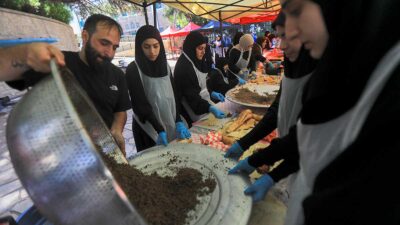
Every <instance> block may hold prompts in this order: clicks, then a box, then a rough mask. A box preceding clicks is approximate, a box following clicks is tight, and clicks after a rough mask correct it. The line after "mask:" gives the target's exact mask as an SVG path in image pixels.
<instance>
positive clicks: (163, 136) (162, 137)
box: [156, 131, 168, 146]
mask: <svg viewBox="0 0 400 225" xmlns="http://www.w3.org/2000/svg"><path fill="white" fill-rule="evenodd" d="M156 143H157V145H164V146H167V145H168V140H167V133H165V131H161V132H160V133H158V138H157V142H156Z"/></svg>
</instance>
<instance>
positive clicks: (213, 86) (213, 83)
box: [207, 69, 239, 95]
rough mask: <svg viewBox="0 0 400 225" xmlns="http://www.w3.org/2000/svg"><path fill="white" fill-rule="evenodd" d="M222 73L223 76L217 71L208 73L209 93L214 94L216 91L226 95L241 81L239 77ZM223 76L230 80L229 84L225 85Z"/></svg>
mask: <svg viewBox="0 0 400 225" xmlns="http://www.w3.org/2000/svg"><path fill="white" fill-rule="evenodd" d="M221 72H222V75H221V74H220V73H219V72H218V71H217V70H216V69H212V70H211V72H209V73H208V75H207V89H208V92H210V93H212V92H213V91H215V92H219V93H221V94H223V95H225V94H226V92H227V91H229V90H230V89H232V88H233V87H235V86H236V85H237V84H238V82H239V81H238V79H237V77H235V76H233V75H232V74H231V73H225V72H224V71H221ZM222 76H224V77H226V78H227V79H228V84H227V83H225V81H224V79H223V78H222Z"/></svg>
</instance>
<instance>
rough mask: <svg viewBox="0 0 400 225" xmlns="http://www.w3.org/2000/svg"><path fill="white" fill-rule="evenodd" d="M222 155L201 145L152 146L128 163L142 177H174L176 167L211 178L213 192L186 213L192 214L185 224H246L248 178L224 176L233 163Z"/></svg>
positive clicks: (248, 207) (249, 205) (248, 210)
mask: <svg viewBox="0 0 400 225" xmlns="http://www.w3.org/2000/svg"><path fill="white" fill-rule="evenodd" d="M223 154H224V153H223V152H221V151H219V150H216V149H213V148H210V147H207V146H204V145H197V144H169V145H168V146H167V147H160V146H156V147H153V148H150V149H148V150H145V151H142V152H140V153H138V154H137V155H136V156H135V157H134V158H133V159H131V160H130V161H129V163H130V164H131V165H135V166H136V167H137V168H138V169H140V170H141V171H143V172H144V173H146V174H148V173H152V172H157V173H158V174H159V175H160V176H166V175H174V174H176V169H177V168H182V167H189V168H194V169H197V170H198V171H200V172H201V173H202V174H203V175H205V176H206V177H210V176H211V177H213V178H215V180H216V182H217V186H216V188H215V190H214V192H213V193H212V194H211V195H208V196H204V197H201V198H200V204H198V205H197V207H196V209H195V210H194V211H192V212H189V214H190V215H195V216H190V218H195V219H194V220H192V221H187V224H190V225H194V224H196V225H200V224H207V225H213V224H215V225H223V224H229V225H231V224H235V225H240V224H247V222H248V220H249V218H250V214H251V209H252V200H251V197H249V196H245V195H244V194H243V190H244V188H245V187H247V186H248V185H250V181H249V178H248V177H245V176H243V175H229V176H228V170H229V169H230V168H231V167H233V166H235V165H236V163H237V162H235V161H233V160H230V159H225V158H224V157H223ZM176 157H178V160H176V159H175V158H176ZM171 159H174V160H171ZM172 161H173V163H171V162H172Z"/></svg>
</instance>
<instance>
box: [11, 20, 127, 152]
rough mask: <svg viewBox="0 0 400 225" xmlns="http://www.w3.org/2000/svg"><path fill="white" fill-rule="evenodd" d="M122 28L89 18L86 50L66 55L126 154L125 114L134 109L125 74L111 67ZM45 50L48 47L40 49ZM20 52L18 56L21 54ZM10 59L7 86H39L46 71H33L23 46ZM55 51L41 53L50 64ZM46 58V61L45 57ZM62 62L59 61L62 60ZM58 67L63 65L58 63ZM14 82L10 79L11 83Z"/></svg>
mask: <svg viewBox="0 0 400 225" xmlns="http://www.w3.org/2000/svg"><path fill="white" fill-rule="evenodd" d="M121 34H122V28H121V26H120V25H119V24H118V23H117V22H116V21H115V20H113V19H111V18H110V17H107V16H104V15H100V14H95V15H92V16H90V17H89V18H88V19H87V20H86V22H85V25H84V27H83V31H82V40H83V47H82V50H81V51H80V52H66V51H64V52H63V53H64V58H65V65H66V66H67V67H68V69H70V70H71V72H72V73H73V74H74V75H75V78H76V79H77V80H78V82H79V84H80V85H81V86H82V88H83V89H84V90H85V91H86V93H87V94H88V96H89V97H90V99H91V100H92V102H93V104H94V106H95V107H96V109H97V111H98V112H99V114H100V115H101V117H102V118H103V120H104V122H105V123H106V125H107V127H108V128H109V129H110V131H111V134H112V135H113V137H114V138H115V140H116V141H117V144H118V145H119V147H120V149H121V150H122V152H123V153H124V154H125V141H124V137H123V136H122V131H123V129H124V126H125V123H126V118H127V115H126V110H128V109H129V108H131V104H130V100H129V96H128V91H127V87H126V83H125V78H124V74H123V72H122V71H121V70H120V69H118V68H117V67H116V66H114V65H113V64H112V63H111V60H112V58H113V57H114V55H115V50H116V49H117V48H118V46H119V41H120V36H121ZM41 48H42V50H43V49H45V48H46V47H44V46H41ZM18 49H20V50H19V52H18ZM16 51H17V52H15V53H14V54H12V55H10V56H9V57H8V58H9V59H10V60H9V61H10V63H9V65H10V66H9V67H10V68H9V69H10V72H9V74H11V75H9V77H13V79H14V80H17V81H11V82H8V84H9V85H10V86H11V87H13V88H16V89H25V88H27V87H29V86H32V85H33V84H35V83H36V82H38V81H39V80H40V79H41V78H42V77H43V73H40V72H47V71H46V69H44V70H34V69H35V67H33V66H31V64H30V61H29V54H28V53H29V52H28V51H26V50H25V49H24V48H23V46H22V47H21V48H16ZM52 52H54V51H42V54H45V55H46V56H47V61H48V60H49V59H50V58H51V57H54V56H55V54H54V53H52ZM44 58H46V57H44ZM59 61H60V60H59ZM59 65H63V64H62V63H59ZM18 79H21V80H18ZM9 80H11V79H9Z"/></svg>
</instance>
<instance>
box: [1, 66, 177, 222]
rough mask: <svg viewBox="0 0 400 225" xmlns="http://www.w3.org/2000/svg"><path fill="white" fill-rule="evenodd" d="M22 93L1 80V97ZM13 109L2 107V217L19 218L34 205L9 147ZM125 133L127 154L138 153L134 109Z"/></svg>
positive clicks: (130, 114)
mask: <svg viewBox="0 0 400 225" xmlns="http://www.w3.org/2000/svg"><path fill="white" fill-rule="evenodd" d="M168 63H169V64H170V66H171V68H172V69H173V68H174V67H175V63H176V61H171V60H168ZM21 94H23V92H19V91H15V90H13V89H10V88H9V87H8V86H7V85H6V84H5V83H4V82H0V98H1V97H4V96H17V95H21ZM11 110H12V106H8V107H6V108H3V109H0V217H3V216H6V215H11V216H13V217H14V218H17V217H18V215H20V214H21V213H22V212H24V211H25V210H26V209H28V208H29V207H30V206H31V205H32V201H31V199H30V197H29V196H28V194H27V192H26V191H25V189H24V188H23V187H22V185H21V183H20V181H19V179H18V177H17V175H16V174H15V172H14V168H13V166H12V163H11V160H10V154H9V151H8V148H7V143H6V126H7V118H8V115H9V113H10V111H11ZM123 135H124V137H125V143H126V151H127V156H128V157H130V156H132V155H134V154H135V153H136V147H135V140H134V139H133V133H132V110H129V111H128V120H127V123H126V125H125V129H124V133H123Z"/></svg>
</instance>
